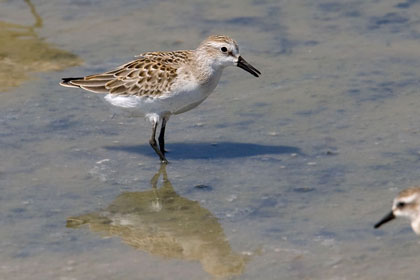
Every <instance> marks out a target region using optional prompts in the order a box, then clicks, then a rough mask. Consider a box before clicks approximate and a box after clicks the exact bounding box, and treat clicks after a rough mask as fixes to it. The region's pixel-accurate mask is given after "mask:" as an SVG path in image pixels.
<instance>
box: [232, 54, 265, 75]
mask: <svg viewBox="0 0 420 280" xmlns="http://www.w3.org/2000/svg"><path fill="white" fill-rule="evenodd" d="M237 66H238V67H239V68H242V69H244V70H245V71H247V72H249V73H251V74H252V75H254V76H255V77H259V76H258V75H261V72H260V71H258V69H256V68H255V67H254V66H252V65H251V64H249V63H248V62H246V60H245V59H243V58H242V56H239V58H238V64H237Z"/></svg>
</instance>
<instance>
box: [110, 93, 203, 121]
mask: <svg viewBox="0 0 420 280" xmlns="http://www.w3.org/2000/svg"><path fill="white" fill-rule="evenodd" d="M210 93H211V92H208V93H205V92H199V91H192V92H191V91H189V92H180V93H178V94H174V95H170V96H169V95H166V96H160V97H145V96H123V95H115V94H107V95H105V97H104V99H105V101H106V102H107V103H109V104H111V105H113V106H114V107H115V108H113V111H116V112H117V113H123V114H125V115H129V116H132V117H143V116H145V115H147V114H151V113H155V114H158V115H160V116H161V115H164V114H170V115H172V114H180V113H183V112H186V111H189V110H191V109H193V108H194V107H197V106H198V105H199V104H200V103H201V102H203V101H204V100H205V99H206V98H207V97H208V96H209V94H210Z"/></svg>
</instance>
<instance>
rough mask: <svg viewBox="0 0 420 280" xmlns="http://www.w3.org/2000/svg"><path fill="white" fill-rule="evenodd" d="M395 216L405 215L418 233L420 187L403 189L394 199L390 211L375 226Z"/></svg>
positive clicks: (419, 233) (419, 222)
mask: <svg viewBox="0 0 420 280" xmlns="http://www.w3.org/2000/svg"><path fill="white" fill-rule="evenodd" d="M396 217H406V218H408V219H410V221H411V228H412V229H413V230H414V232H415V233H416V234H418V235H420V187H412V188H408V189H405V190H403V191H402V192H400V193H399V194H398V196H397V197H396V198H395V199H394V202H393V204H392V211H391V212H389V213H388V214H387V215H386V216H385V217H383V218H382V219H381V220H380V221H379V222H378V223H377V224H375V226H374V227H375V228H379V227H380V226H381V225H383V224H385V223H387V222H389V221H391V220H393V219H395V218H396Z"/></svg>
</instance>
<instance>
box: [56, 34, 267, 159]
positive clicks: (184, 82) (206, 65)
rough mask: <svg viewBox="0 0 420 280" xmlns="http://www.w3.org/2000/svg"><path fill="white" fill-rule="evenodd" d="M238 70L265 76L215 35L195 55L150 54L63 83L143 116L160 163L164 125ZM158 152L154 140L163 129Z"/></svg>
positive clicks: (188, 52) (227, 41)
mask: <svg viewBox="0 0 420 280" xmlns="http://www.w3.org/2000/svg"><path fill="white" fill-rule="evenodd" d="M230 65H236V66H238V67H240V68H242V69H244V70H246V71H248V72H249V73H251V74H252V75H254V76H255V77H258V75H259V74H261V73H260V72H259V71H258V70H257V69H255V68H254V67H253V66H251V65H250V64H248V63H247V62H246V61H245V60H244V59H243V58H242V57H241V56H240V55H239V48H238V45H237V43H236V42H235V41H234V40H233V39H232V38H230V37H228V36H224V35H214V36H210V37H208V38H207V39H206V40H204V41H203V42H202V43H201V44H200V45H199V46H198V48H197V49H195V50H181V51H172V52H146V53H143V54H140V55H139V56H138V58H137V59H135V60H133V61H130V62H128V63H126V64H124V65H121V66H119V67H117V68H116V69H114V70H111V71H108V72H105V73H101V74H96V75H89V76H85V77H78V78H63V80H62V82H61V83H60V84H61V85H62V86H66V87H76V88H82V89H85V90H88V91H92V92H95V93H103V94H106V95H104V99H105V101H106V102H108V103H110V104H111V105H113V106H116V107H119V108H121V109H122V110H124V111H126V112H129V113H130V114H132V115H133V116H145V117H146V118H147V119H149V120H150V121H151V123H152V125H153V133H152V138H151V139H150V144H151V146H152V147H153V149H154V150H155V152H156V153H157V154H158V155H159V157H160V159H161V161H162V162H167V160H166V158H165V149H164V133H165V127H166V122H167V121H168V119H169V117H170V116H171V115H176V114H180V113H183V112H186V111H188V110H191V109H193V108H194V107H196V106H198V105H199V104H200V103H201V102H203V101H204V100H205V99H206V98H207V97H208V96H209V95H210V93H211V92H212V91H213V90H214V88H215V87H216V86H217V83H218V82H219V79H220V76H221V74H222V70H223V69H224V68H225V67H227V66H230ZM160 123H161V124H162V126H161V132H160V135H159V146H160V147H159V148H158V147H157V143H156V140H155V133H156V128H157V126H158V125H159V124H160Z"/></svg>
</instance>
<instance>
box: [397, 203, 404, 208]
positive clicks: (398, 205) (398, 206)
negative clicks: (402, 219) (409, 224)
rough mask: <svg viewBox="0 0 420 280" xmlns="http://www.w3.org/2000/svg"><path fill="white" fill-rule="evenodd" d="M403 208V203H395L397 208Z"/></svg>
mask: <svg viewBox="0 0 420 280" xmlns="http://www.w3.org/2000/svg"><path fill="white" fill-rule="evenodd" d="M404 206H405V202H398V203H397V208H404Z"/></svg>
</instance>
